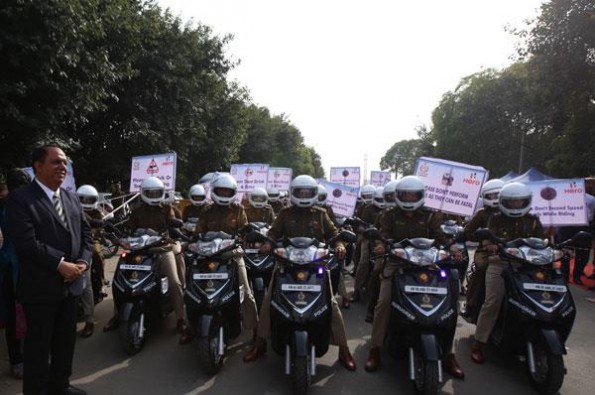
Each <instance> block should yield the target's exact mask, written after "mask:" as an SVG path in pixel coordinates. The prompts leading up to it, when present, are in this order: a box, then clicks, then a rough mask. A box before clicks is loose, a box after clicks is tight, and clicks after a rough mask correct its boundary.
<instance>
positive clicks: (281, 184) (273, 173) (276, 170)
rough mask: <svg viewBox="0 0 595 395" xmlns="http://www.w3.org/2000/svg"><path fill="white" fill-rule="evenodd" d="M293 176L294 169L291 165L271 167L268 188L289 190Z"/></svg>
mask: <svg viewBox="0 0 595 395" xmlns="http://www.w3.org/2000/svg"><path fill="white" fill-rule="evenodd" d="M292 177H293V170H292V169H290V168H289V167H269V177H268V179H267V189H268V188H277V189H278V190H279V191H289V184H290V183H291V179H292Z"/></svg>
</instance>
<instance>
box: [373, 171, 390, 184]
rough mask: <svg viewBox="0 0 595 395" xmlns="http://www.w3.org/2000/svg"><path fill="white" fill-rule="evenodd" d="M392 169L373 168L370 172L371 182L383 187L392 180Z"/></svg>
mask: <svg viewBox="0 0 595 395" xmlns="http://www.w3.org/2000/svg"><path fill="white" fill-rule="evenodd" d="M390 178H391V177H390V171H376V170H372V172H371V173H370V180H371V182H370V183H371V184H372V185H374V186H375V187H383V186H385V185H386V183H388V182H389V181H390Z"/></svg>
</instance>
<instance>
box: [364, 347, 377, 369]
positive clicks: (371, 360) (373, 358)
mask: <svg viewBox="0 0 595 395" xmlns="http://www.w3.org/2000/svg"><path fill="white" fill-rule="evenodd" d="M379 366H380V347H372V348H370V355H368V360H367V361H366V366H365V369H366V372H375V371H377V370H378V367H379Z"/></svg>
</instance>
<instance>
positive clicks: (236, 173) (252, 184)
mask: <svg viewBox="0 0 595 395" xmlns="http://www.w3.org/2000/svg"><path fill="white" fill-rule="evenodd" d="M229 173H230V174H231V175H232V177H233V178H235V179H236V181H237V182H238V192H250V191H251V190H253V189H254V188H259V187H260V188H264V189H266V188H267V177H268V175H269V165H265V164H256V163H249V164H232V165H231V170H230V171H229Z"/></svg>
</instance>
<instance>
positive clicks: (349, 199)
mask: <svg viewBox="0 0 595 395" xmlns="http://www.w3.org/2000/svg"><path fill="white" fill-rule="evenodd" d="M320 185H322V186H324V187H325V188H326V192H327V198H326V203H327V204H329V205H330V206H331V207H332V208H333V212H334V213H335V215H340V216H343V217H351V216H353V213H354V211H355V205H356V203H357V195H358V192H359V188H358V187H350V186H347V185H342V184H337V183H333V182H328V181H321V182H320Z"/></svg>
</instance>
